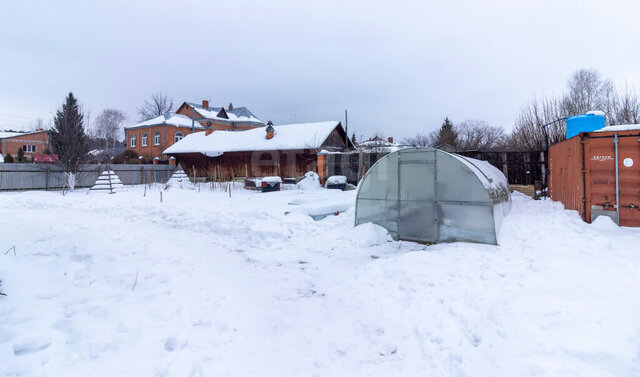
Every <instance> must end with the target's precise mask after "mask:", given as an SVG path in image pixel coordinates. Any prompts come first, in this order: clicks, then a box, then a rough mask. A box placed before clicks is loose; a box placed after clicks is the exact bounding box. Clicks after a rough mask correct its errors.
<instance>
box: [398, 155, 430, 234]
mask: <svg viewBox="0 0 640 377" xmlns="http://www.w3.org/2000/svg"><path fill="white" fill-rule="evenodd" d="M436 153H437V152H436V151H435V150H430V151H424V150H407V151H401V152H400V153H399V154H398V183H399V185H398V186H399V190H398V211H399V213H398V215H399V216H398V238H401V239H405V240H413V241H422V242H436V241H437V240H438V239H437V238H438V231H437V226H438V224H437V219H436V189H435V182H436V181H435V174H436V161H437V160H436Z"/></svg>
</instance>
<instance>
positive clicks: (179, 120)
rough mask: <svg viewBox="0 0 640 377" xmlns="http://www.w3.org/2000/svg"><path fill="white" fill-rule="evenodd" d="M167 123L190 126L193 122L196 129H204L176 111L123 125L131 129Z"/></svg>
mask: <svg viewBox="0 0 640 377" xmlns="http://www.w3.org/2000/svg"><path fill="white" fill-rule="evenodd" d="M165 123H166V124H167V125H170V126H176V127H191V125H192V124H193V125H194V126H195V128H197V129H204V127H203V126H202V125H201V124H200V123H199V122H198V121H195V122H193V121H192V119H191V118H189V117H188V116H186V115H182V114H176V113H166V114H164V115H160V116H157V117H155V118H153V119H149V120H145V121H144V122H140V123H136V124H134V125H133V126H128V127H125V128H124V129H125V130H131V129H134V128H142V127H150V126H157V125H161V124H165Z"/></svg>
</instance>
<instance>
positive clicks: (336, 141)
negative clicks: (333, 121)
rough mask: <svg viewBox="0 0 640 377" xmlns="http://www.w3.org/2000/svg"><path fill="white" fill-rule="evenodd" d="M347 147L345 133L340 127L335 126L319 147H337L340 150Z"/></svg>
mask: <svg viewBox="0 0 640 377" xmlns="http://www.w3.org/2000/svg"><path fill="white" fill-rule="evenodd" d="M347 147H348V145H347V139H346V134H345V133H344V130H342V127H337V128H336V129H335V130H333V132H331V134H330V135H329V137H327V140H325V142H324V143H322V147H321V149H335V148H339V149H340V150H342V149H344V148H347Z"/></svg>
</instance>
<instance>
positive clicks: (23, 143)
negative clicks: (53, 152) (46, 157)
mask: <svg viewBox="0 0 640 377" xmlns="http://www.w3.org/2000/svg"><path fill="white" fill-rule="evenodd" d="M19 149H22V151H23V152H24V155H25V157H28V158H30V159H33V156H34V155H35V154H41V153H45V152H46V151H49V150H50V144H49V131H46V130H42V129H40V130H36V131H31V132H16V131H0V153H1V154H2V155H3V156H6V155H8V154H10V155H12V156H13V157H16V156H17V155H18V150H19Z"/></svg>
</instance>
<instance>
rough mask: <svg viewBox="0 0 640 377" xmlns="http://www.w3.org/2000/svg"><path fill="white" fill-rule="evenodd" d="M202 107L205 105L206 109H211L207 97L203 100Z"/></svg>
mask: <svg viewBox="0 0 640 377" xmlns="http://www.w3.org/2000/svg"><path fill="white" fill-rule="evenodd" d="M202 107H204V108H205V109H207V110H208V109H209V101H208V100H206V99H203V100H202Z"/></svg>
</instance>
